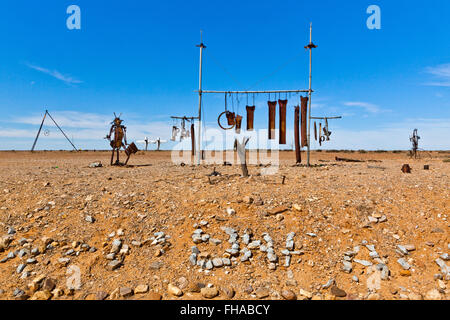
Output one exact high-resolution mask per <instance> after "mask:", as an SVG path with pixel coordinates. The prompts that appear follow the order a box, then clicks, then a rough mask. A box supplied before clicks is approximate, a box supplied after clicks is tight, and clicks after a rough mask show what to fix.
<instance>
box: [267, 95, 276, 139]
mask: <svg viewBox="0 0 450 320" xmlns="http://www.w3.org/2000/svg"><path fill="white" fill-rule="evenodd" d="M267 104H268V105H269V140H273V139H275V117H276V111H277V102H276V101H268V102H267Z"/></svg>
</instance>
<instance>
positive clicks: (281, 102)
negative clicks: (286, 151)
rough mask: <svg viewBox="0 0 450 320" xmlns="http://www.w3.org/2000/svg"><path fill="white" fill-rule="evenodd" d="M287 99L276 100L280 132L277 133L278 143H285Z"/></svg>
mask: <svg viewBox="0 0 450 320" xmlns="http://www.w3.org/2000/svg"><path fill="white" fill-rule="evenodd" d="M287 103H288V101H287V100H278V105H279V106H280V128H279V130H280V134H279V144H286V106H287Z"/></svg>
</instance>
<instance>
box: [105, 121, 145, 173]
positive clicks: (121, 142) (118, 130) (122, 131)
mask: <svg viewBox="0 0 450 320" xmlns="http://www.w3.org/2000/svg"><path fill="white" fill-rule="evenodd" d="M121 115H122V114H120V115H119V116H117V115H116V113H114V120H113V122H111V129H110V130H109V134H108V135H107V136H106V137H105V139H107V140H108V141H109V142H110V145H111V147H112V154H111V165H116V166H120V165H122V163H120V161H119V151H120V148H122V147H123V148H124V149H125V154H126V155H127V160H126V161H125V163H124V164H123V165H126V164H127V163H128V160H129V159H130V156H131V155H132V154H133V153H136V152H137V151H139V150H138V148H137V147H136V145H135V144H134V143H131V144H130V145H129V146H128V143H127V127H125V126H124V125H122V122H123V120H121V119H120V116H121ZM113 134H114V137H113V139H111V136H112V135H113ZM126 146H128V148H126ZM114 152H117V159H116V161H115V162H114Z"/></svg>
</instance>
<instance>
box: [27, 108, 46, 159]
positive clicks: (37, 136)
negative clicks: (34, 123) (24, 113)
mask: <svg viewBox="0 0 450 320" xmlns="http://www.w3.org/2000/svg"><path fill="white" fill-rule="evenodd" d="M47 113H48V111H47V110H45V114H44V118H42V122H41V126H40V127H39V130H38V133H37V135H36V139H34V143H33V146H32V147H31V152H33V151H34V148H35V147H36V142H37V141H38V138H39V135H40V134H41V130H42V126H43V125H44V121H45V118H46V117H47Z"/></svg>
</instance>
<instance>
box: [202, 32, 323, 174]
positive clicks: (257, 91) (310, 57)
mask: <svg viewBox="0 0 450 320" xmlns="http://www.w3.org/2000/svg"><path fill="white" fill-rule="evenodd" d="M197 47H198V48H200V70H199V89H198V91H197V92H198V100H199V103H198V117H197V119H198V120H199V125H198V128H199V129H198V138H197V165H200V159H201V152H202V150H201V139H202V136H201V132H200V130H201V119H202V95H203V93H212V94H215V93H222V94H252V93H269V94H270V93H301V92H305V93H308V96H309V106H308V116H307V118H308V146H307V155H308V156H307V166H308V167H309V166H310V152H311V147H310V145H311V141H310V129H311V99H312V93H313V92H314V91H313V90H312V49H314V48H317V46H316V45H315V44H314V43H313V42H312V23H311V24H310V27H309V44H308V45H307V46H305V49H309V89H306V90H250V91H249V90H247V91H223V90H202V71H203V49H205V48H206V46H205V45H204V44H203V37H202V33H201V39H200V44H199V45H197Z"/></svg>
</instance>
